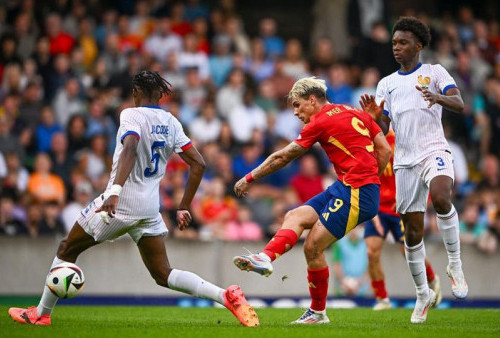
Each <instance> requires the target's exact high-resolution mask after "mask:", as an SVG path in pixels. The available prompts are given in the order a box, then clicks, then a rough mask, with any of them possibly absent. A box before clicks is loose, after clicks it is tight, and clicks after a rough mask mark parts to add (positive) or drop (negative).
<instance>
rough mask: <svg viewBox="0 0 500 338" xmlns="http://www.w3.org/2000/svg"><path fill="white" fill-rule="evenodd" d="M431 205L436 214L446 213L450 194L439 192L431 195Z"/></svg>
mask: <svg viewBox="0 0 500 338" xmlns="http://www.w3.org/2000/svg"><path fill="white" fill-rule="evenodd" d="M431 199H432V205H433V206H434V209H435V210H436V212H437V213H438V214H447V213H448V212H450V209H451V201H450V196H449V195H448V194H447V193H440V194H437V195H435V196H433V197H431Z"/></svg>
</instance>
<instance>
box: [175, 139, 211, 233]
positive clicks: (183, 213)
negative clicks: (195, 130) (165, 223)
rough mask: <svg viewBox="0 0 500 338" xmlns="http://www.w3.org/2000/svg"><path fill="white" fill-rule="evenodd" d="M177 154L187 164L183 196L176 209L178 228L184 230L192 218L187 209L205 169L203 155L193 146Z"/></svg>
mask: <svg viewBox="0 0 500 338" xmlns="http://www.w3.org/2000/svg"><path fill="white" fill-rule="evenodd" d="M179 155H180V157H181V158H182V160H183V161H184V162H186V163H187V164H188V165H189V176H188V179H187V183H186V188H185V190H184V196H182V200H181V203H180V204H179V209H178V210H177V223H178V226H179V229H181V230H184V229H185V228H186V227H187V226H188V225H189V223H190V222H191V219H192V218H191V214H190V213H189V210H188V209H189V206H190V205H191V202H192V201H193V198H194V195H195V194H196V190H198V187H199V186H200V182H201V179H202V177H203V172H204V171H205V160H203V157H202V156H201V154H200V153H199V152H198V150H197V149H196V147H194V146H193V147H191V148H189V149H187V150H186V151H184V152H182V153H180V154H179Z"/></svg>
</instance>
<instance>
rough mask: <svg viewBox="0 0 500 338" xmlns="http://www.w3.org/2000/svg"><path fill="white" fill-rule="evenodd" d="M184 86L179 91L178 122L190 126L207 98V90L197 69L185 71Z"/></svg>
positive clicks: (192, 68) (191, 68)
mask: <svg viewBox="0 0 500 338" xmlns="http://www.w3.org/2000/svg"><path fill="white" fill-rule="evenodd" d="M185 73H186V85H185V86H184V88H182V91H181V100H182V105H181V111H180V116H179V117H180V120H181V122H182V123H184V124H188V125H189V124H190V123H191V122H192V121H193V120H194V118H195V117H196V116H197V115H198V114H199V112H200V110H201V109H202V107H203V105H204V104H205V101H206V99H207V97H208V94H209V93H208V89H207V87H206V86H205V85H204V83H203V82H204V81H203V79H202V78H201V77H200V72H199V69H198V67H190V68H188V69H186V71H185Z"/></svg>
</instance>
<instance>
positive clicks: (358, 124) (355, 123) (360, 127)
mask: <svg viewBox="0 0 500 338" xmlns="http://www.w3.org/2000/svg"><path fill="white" fill-rule="evenodd" d="M351 124H352V127H353V128H354V129H355V130H356V131H357V132H358V133H360V134H361V135H364V136H370V131H369V130H368V129H367V128H366V127H365V124H364V123H363V121H361V120H360V119H358V118H357V117H353V118H352V120H351Z"/></svg>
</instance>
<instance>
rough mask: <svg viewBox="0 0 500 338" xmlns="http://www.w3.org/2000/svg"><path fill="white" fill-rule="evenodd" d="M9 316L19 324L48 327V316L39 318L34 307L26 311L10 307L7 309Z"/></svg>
mask: <svg viewBox="0 0 500 338" xmlns="http://www.w3.org/2000/svg"><path fill="white" fill-rule="evenodd" d="M9 316H10V317H11V318H12V319H14V320H15V321H16V322H18V323H21V324H32V325H50V315H41V316H39V315H38V312H37V310H36V306H31V307H29V308H27V309H21V308H18V307H11V308H10V309H9Z"/></svg>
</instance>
